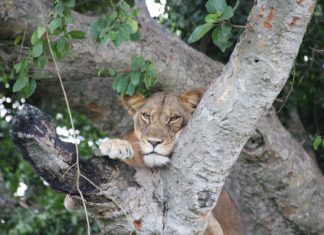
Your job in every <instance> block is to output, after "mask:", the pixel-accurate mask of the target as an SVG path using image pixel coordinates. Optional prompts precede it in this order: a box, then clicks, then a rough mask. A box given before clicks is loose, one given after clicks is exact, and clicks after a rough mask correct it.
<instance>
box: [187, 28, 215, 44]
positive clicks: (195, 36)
mask: <svg viewBox="0 0 324 235" xmlns="http://www.w3.org/2000/svg"><path fill="white" fill-rule="evenodd" d="M213 27H214V25H213V24H212V23H206V24H203V25H199V26H198V27H197V28H195V30H194V31H193V33H192V34H191V35H190V37H189V39H188V42H189V43H193V42H196V41H198V40H199V39H201V38H202V37H203V36H204V35H205V34H206V33H207V32H208V31H209V30H211V29H212V28H213Z"/></svg>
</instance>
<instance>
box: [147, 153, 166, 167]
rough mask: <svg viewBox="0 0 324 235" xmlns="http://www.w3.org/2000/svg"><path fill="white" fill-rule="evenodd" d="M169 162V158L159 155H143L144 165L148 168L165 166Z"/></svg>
mask: <svg viewBox="0 0 324 235" xmlns="http://www.w3.org/2000/svg"><path fill="white" fill-rule="evenodd" d="M169 162H170V158H169V156H166V155H161V154H158V153H156V152H152V153H149V154H145V155H144V163H145V165H147V166H148V167H161V166H165V165H167V164H168V163H169Z"/></svg>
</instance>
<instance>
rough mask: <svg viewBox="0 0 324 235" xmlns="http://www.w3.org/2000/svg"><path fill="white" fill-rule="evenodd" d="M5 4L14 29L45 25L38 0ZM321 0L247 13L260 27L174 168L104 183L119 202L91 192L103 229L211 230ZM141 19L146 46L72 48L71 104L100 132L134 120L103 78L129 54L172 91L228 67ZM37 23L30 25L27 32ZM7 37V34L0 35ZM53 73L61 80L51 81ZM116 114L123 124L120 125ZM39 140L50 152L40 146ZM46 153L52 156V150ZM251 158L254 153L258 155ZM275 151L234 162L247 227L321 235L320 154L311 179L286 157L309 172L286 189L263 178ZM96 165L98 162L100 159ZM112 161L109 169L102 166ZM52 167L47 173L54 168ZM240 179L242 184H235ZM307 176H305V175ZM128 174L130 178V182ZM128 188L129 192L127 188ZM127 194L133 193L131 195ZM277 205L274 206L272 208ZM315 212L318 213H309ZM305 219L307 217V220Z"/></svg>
mask: <svg viewBox="0 0 324 235" xmlns="http://www.w3.org/2000/svg"><path fill="white" fill-rule="evenodd" d="M44 2H45V3H46V1H44ZM6 4H9V5H7V6H5V8H1V10H0V21H1V22H2V21H5V22H7V23H8V25H10V27H7V29H10V28H12V27H13V25H14V26H15V27H16V28H17V29H21V30H22V31H23V29H24V25H25V24H24V23H22V22H26V21H27V19H29V18H28V15H33V16H36V17H35V18H33V19H32V20H28V25H31V26H35V25H36V24H37V23H38V22H37V21H39V18H38V17H39V16H40V11H39V7H38V5H37V2H36V1H35V2H34V1H32V2H28V3H26V1H23V0H14V1H6ZM314 4H315V1H297V2H294V1H284V2H282V1H258V2H257V3H256V4H255V6H254V7H253V9H252V11H251V13H250V17H249V21H250V24H251V26H252V28H251V29H249V30H247V31H246V32H245V33H244V34H243V35H242V36H241V41H240V43H239V44H238V45H237V48H236V49H235V51H234V53H233V55H232V57H231V60H230V62H229V64H228V65H227V66H226V69H225V71H224V72H223V74H222V75H221V77H220V78H219V79H218V81H217V83H218V84H216V82H214V84H213V85H212V87H211V88H210V90H209V91H208V92H207V94H206V96H205V97H204V98H203V101H202V103H201V104H200V106H199V109H198V110H197V112H196V115H195V116H194V119H193V122H191V123H190V124H189V126H188V128H187V130H186V132H185V133H184V134H183V139H182V140H181V141H180V143H179V144H178V148H177V149H176V151H175V154H174V155H173V162H172V165H171V166H170V168H169V169H163V170H160V171H155V170H153V171H148V170H137V171H136V173H134V174H135V175H134V176H129V178H134V179H135V180H134V181H136V186H134V187H128V186H129V185H128V184H127V183H125V184H123V185H121V186H120V187H116V186H117V185H118V184H117V182H116V181H112V182H110V181H108V182H110V183H107V181H106V184H105V185H101V184H100V182H99V181H96V182H97V183H98V184H99V185H100V187H102V188H103V189H104V190H105V192H106V193H105V194H104V195H107V193H108V195H109V197H108V199H109V198H110V199H111V198H114V201H115V202H118V203H117V204H118V206H116V204H114V203H111V201H109V200H108V199H107V202H104V201H99V202H98V201H96V199H97V198H100V196H101V197H102V195H103V193H98V192H96V191H93V192H92V193H93V194H91V195H92V196H91V197H87V201H88V206H89V207H90V210H91V211H92V214H93V215H94V216H95V217H97V218H99V219H100V220H101V222H102V223H103V224H104V225H103V226H102V227H103V228H104V230H105V231H106V233H108V234H112V231H114V232H115V233H116V234H123V233H129V231H132V230H137V231H138V230H140V231H141V233H142V234H150V233H154V232H156V231H163V232H164V233H165V234H194V233H201V232H202V231H203V229H204V228H205V225H206V224H205V220H204V218H205V217H206V215H207V214H208V213H209V211H210V209H211V208H212V207H213V206H214V205H215V202H216V200H217V197H218V194H219V192H220V188H221V186H222V184H223V182H224V179H225V176H226V175H227V174H228V170H229V168H230V167H231V166H232V165H233V164H234V162H235V160H236V158H237V157H238V154H239V152H240V151H241V149H242V147H243V145H244V144H245V142H246V141H247V139H248V137H249V135H250V134H251V133H252V132H251V131H252V130H253V129H254V127H255V125H256V123H257V121H258V119H259V118H260V117H261V116H262V115H263V114H264V112H265V111H266V110H267V109H268V108H269V107H270V105H271V103H272V102H273V100H274V98H275V97H276V95H277V94H278V92H279V91H280V90H281V88H282V86H283V84H284V82H285V79H286V77H287V75H288V72H289V70H290V67H291V65H292V62H293V59H294V57H295V56H296V54H297V51H298V48H299V44H300V42H301V38H302V36H303V33H304V31H305V29H306V25H307V23H308V21H309V19H310V16H311V12H312V10H313V8H314ZM43 8H44V9H47V10H48V9H49V6H48V5H46V4H45V5H43ZM47 10H46V11H47ZM44 14H45V15H46V13H44ZM75 17H76V19H77V21H76V22H77V25H79V27H78V28H80V27H81V28H87V27H88V26H89V23H90V21H91V20H92V18H90V17H85V16H81V15H78V14H75ZM140 22H141V27H142V28H141V34H142V38H143V39H142V40H141V41H140V42H139V43H130V44H128V45H124V46H123V47H122V48H121V49H119V50H116V49H115V48H113V47H112V46H111V45H110V44H107V45H105V46H99V45H96V44H94V43H93V42H92V41H91V40H90V39H88V40H85V41H80V42H78V43H76V44H75V45H74V48H75V50H74V53H73V55H72V56H71V58H69V59H68V60H66V61H64V62H62V63H61V64H60V68H61V71H62V74H64V79H65V85H66V88H67V89H68V93H69V97H70V102H71V103H72V104H73V105H74V107H76V108H79V109H81V110H84V111H85V112H86V113H87V114H88V115H89V116H90V117H91V118H92V120H93V121H94V122H95V123H97V124H99V126H100V127H101V128H103V129H109V130H112V131H111V133H115V134H117V133H119V132H120V130H123V129H124V128H125V127H126V126H128V125H129V119H128V118H125V117H126V115H125V113H123V112H120V111H118V110H120V108H118V106H116V104H115V102H116V99H117V97H116V95H115V93H114V92H112V90H111V81H109V80H108V79H101V78H97V77H96V75H95V74H96V73H97V70H98V68H99V67H100V66H102V65H107V66H112V67H114V68H117V70H119V71H124V70H127V68H128V67H129V64H130V59H129V57H130V55H132V54H143V55H144V56H145V57H148V58H150V59H153V60H154V61H155V62H156V63H157V67H158V70H159V71H158V75H159V81H160V83H162V84H164V86H165V85H167V86H165V87H166V88H168V87H169V88H170V87H172V89H174V90H181V89H182V87H185V88H188V87H193V86H197V84H200V85H201V86H206V85H207V84H209V83H210V82H211V81H212V80H216V77H217V76H218V75H219V74H220V70H221V69H222V66H221V65H219V64H217V63H215V62H214V61H212V60H210V59H208V58H207V57H205V56H203V55H202V54H200V53H198V52H196V51H194V50H192V49H190V48H189V47H188V46H186V45H185V44H184V43H183V42H181V41H180V40H178V39H176V38H174V37H171V36H170V35H169V34H168V33H166V32H164V31H163V30H161V28H160V27H158V26H157V25H156V23H154V22H153V21H152V20H150V19H149V18H147V17H146V16H145V15H142V16H141V17H140ZM3 25H5V24H2V23H1V24H0V29H1V30H0V31H2V32H4V31H3V30H2V29H3ZM32 28H33V27H30V28H28V31H29V30H30V29H32ZM22 31H21V32H22ZM6 32H7V33H6V34H5V35H7V36H6V37H8V35H10V33H8V32H16V31H10V30H7V31H6ZM0 37H2V38H3V36H2V34H1V35H0ZM1 50H2V51H1V54H0V55H1V57H2V60H4V61H5V62H8V61H9V59H10V58H11V57H10V53H7V52H8V51H7V50H5V49H4V47H2V48H1ZM5 52H6V53H5ZM121 52H122V53H121ZM89 65H90V66H89ZM91 65H92V66H91ZM85 68H86V69H85ZM50 77H52V78H53V79H52V78H51V79H46V78H50ZM55 77H56V75H55V71H54V70H53V67H52V66H50V67H49V68H48V70H47V71H46V73H45V74H43V75H42V76H41V78H42V83H44V84H45V86H44V90H45V91H46V92H47V93H46V94H47V95H50V94H53V96H57V93H58V92H59V88H58V86H57V85H56V83H57V82H56V78H55ZM85 88H86V89H85ZM116 120H120V121H119V122H118V124H117V125H116ZM266 120H267V121H268V122H267V124H268V126H267V129H266V130H267V131H264V132H263V129H262V128H263V127H262V126H260V128H259V130H260V132H261V133H262V134H263V133H266V134H263V135H264V139H266V138H268V139H274V140H275V141H274V143H276V144H272V145H267V147H268V148H269V149H270V150H271V151H270V150H269V151H268V153H269V152H271V153H275V152H276V151H279V150H276V149H275V147H273V145H276V146H279V144H278V143H284V141H282V140H281V139H275V138H274V136H275V134H276V133H274V132H271V131H270V130H273V129H274V128H277V127H278V124H277V122H276V120H275V119H270V120H269V119H268V118H267V119H266ZM202 127H203V128H202ZM282 132H284V130H282ZM215 133H217V135H216V134H215ZM27 137H28V136H22V138H27ZM35 138H36V137H35ZM32 139H33V138H32ZM36 139H37V138H36ZM24 141H25V139H24ZM276 141H277V142H276ZM32 142H35V141H34V140H33V141H32ZM287 142H289V143H291V142H293V140H292V138H291V137H290V136H287ZM44 144H45V143H44ZM295 144H296V143H295ZM39 145H40V146H41V148H42V144H39ZM283 146H287V145H283ZM292 146H294V145H292ZM70 150H71V149H70ZM199 150H200V151H199ZM53 151H54V150H53ZM55 151H56V150H55ZM71 151H72V150H71ZM201 151H203V152H201ZM289 152H290V153H291V154H290V155H289V156H294V155H298V152H299V150H298V151H296V150H294V149H293V148H290V147H289ZM32 153H33V152H32ZM72 153H73V151H72ZM180 153H181V154H180ZM42 154H43V156H46V155H51V154H50V152H48V154H47V153H46V152H42ZM278 154H279V152H278ZM31 155H33V156H34V155H35V156H39V155H37V154H31ZM54 155H55V154H54ZM54 155H51V156H54ZM251 156H254V153H253V154H252V155H251ZM262 156H263V155H262ZM267 156H268V158H269V159H270V160H269V161H265V162H264V161H261V163H260V162H259V161H260V160H259V159H258V161H256V162H253V161H247V160H244V159H246V158H248V157H247V155H246V154H245V158H243V160H242V161H241V162H240V164H237V165H236V167H235V168H234V170H233V172H232V174H231V175H232V178H231V179H232V180H231V181H230V183H229V184H228V185H229V187H230V189H231V191H232V192H233V193H234V194H235V193H236V194H235V195H239V196H238V197H243V199H244V200H237V202H239V205H240V207H241V209H242V210H243V212H245V213H244V217H245V218H246V219H245V220H246V222H247V224H248V226H247V229H248V232H250V233H251V234H296V232H298V231H307V232H309V231H310V226H312V229H314V233H316V232H317V234H318V233H321V232H323V228H322V227H321V226H322V225H321V224H322V223H321V221H323V218H322V217H321V216H322V215H320V210H319V209H317V210H315V208H316V206H315V208H313V207H312V206H311V205H314V203H312V202H314V200H319V199H318V198H319V196H317V195H320V194H321V192H322V190H321V189H322V187H321V186H319V185H321V184H315V183H313V184H312V185H311V186H309V185H306V184H304V182H309V181H310V182H315V181H314V180H313V181H312V179H314V178H315V176H316V177H318V176H319V173H318V171H316V166H315V165H314V164H313V163H312V162H311V160H312V159H310V158H308V159H309V162H308V163H306V165H305V167H306V168H307V166H309V169H310V171H311V173H309V174H308V175H306V174H305V173H304V170H303V169H304V168H303V167H304V166H303V165H298V167H296V168H293V167H294V166H296V164H295V160H294V158H292V157H290V158H289V157H288V158H286V164H287V165H288V166H292V167H291V168H293V169H292V170H294V171H293V173H292V174H293V175H294V176H295V175H296V176H298V175H300V174H301V173H304V174H305V175H303V176H304V178H303V177H300V178H299V177H298V179H296V178H294V177H291V178H290V179H291V180H295V182H298V183H297V184H298V185H299V183H301V185H302V186H301V187H300V188H298V190H297V189H296V188H294V187H293V186H291V185H293V184H292V183H291V184H289V182H288V183H287V185H289V186H291V187H281V186H282V184H283V182H281V180H282V177H281V175H280V176H278V175H279V174H278V173H277V172H276V171H275V172H276V174H274V175H272V176H273V178H274V179H273V182H271V181H269V177H268V178H266V177H264V176H262V173H263V172H264V171H265V172H269V173H268V174H269V175H271V172H273V170H274V169H277V168H272V167H271V166H272V162H277V161H276V159H277V155H276V154H273V155H271V154H269V155H267ZM285 156H286V155H285ZM38 159H41V158H38ZM260 159H264V158H260ZM61 161H62V160H59V162H61ZM246 162H247V163H248V164H247V163H246ZM278 162H279V163H280V161H278ZM31 163H32V164H34V166H35V167H36V168H37V167H46V165H39V166H37V165H36V164H35V162H33V161H31ZM68 163H69V162H68ZM68 163H66V162H65V163H64V164H63V169H64V170H63V171H64V172H65V170H66V169H67V168H68V167H69V165H68ZM279 163H278V164H279ZM53 164H55V161H54V162H53ZM69 164H70V163H69ZM96 164H98V168H100V164H102V163H99V162H98V163H96ZM106 164H108V165H109V163H105V164H104V165H106ZM284 165H285V164H283V166H281V165H280V167H282V168H283V170H284V171H283V173H282V174H287V175H288V176H289V175H290V171H289V172H288V171H286V168H285V167H284ZM102 166H103V165H102ZM310 166H313V168H314V169H313V168H311V167H310ZM257 167H259V168H257ZM278 167H279V166H278ZM250 168H253V169H254V168H257V169H255V171H257V172H258V175H257V176H255V175H253V174H251V175H250V174H249V171H250ZM246 169H248V170H246ZM51 170H52V169H51ZM46 171H49V169H48V168H46ZM46 171H45V170H44V172H46ZM260 172H261V173H260ZM280 172H281V171H280ZM312 172H313V173H312ZM316 172H317V173H316ZM49 173H50V172H49ZM61 173H62V172H61ZM307 173H308V171H307ZM116 174H117V173H116ZM120 176H122V174H120ZM277 176H278V177H277ZM253 177H255V178H253ZM235 178H239V179H240V180H237V181H235ZM251 178H252V179H251ZM264 178H265V179H264ZM288 178H289V177H288ZM303 179H305V181H302V180H303ZM318 179H320V178H318ZM124 180H125V181H126V182H128V180H130V179H124ZM261 180H265V183H264V184H262V182H259V181H261ZM54 182H56V180H55V181H54ZM114 182H116V183H115V184H114ZM246 182H249V184H247V183H246ZM251 182H253V183H251ZM318 182H320V181H318ZM318 182H316V183H318ZM72 185H73V184H72ZM308 187H311V190H309V192H312V191H314V192H315V191H316V190H317V191H316V193H315V194H311V193H310V194H308V193H307V192H305V191H307V190H308ZM128 188H129V190H130V191H127V190H128ZM249 189H251V190H249ZM295 189H296V190H297V191H298V192H299V191H302V192H303V193H304V194H303V195H304V196H303V198H308V202H309V204H308V206H307V207H306V206H304V205H305V203H303V204H302V205H300V204H298V200H297V201H296V204H297V205H296V204H293V202H294V201H293V200H295V197H293V196H294V192H295V191H294V190H295ZM254 190H259V191H257V192H259V199H254V197H252V195H254V194H255V191H254ZM262 190H263V191H262ZM271 190H272V191H271ZM274 190H275V192H274ZM280 190H282V191H280ZM62 191H63V190H62ZM65 192H66V191H65ZM123 192H127V193H129V194H132V195H131V198H129V196H130V195H127V193H123ZM238 192H242V194H240V193H238ZM85 193H87V192H86V191H85ZM119 195H120V196H119ZM274 195H275V196H274ZM86 196H87V195H86ZM73 198H74V201H73V200H70V199H71V198H70V199H68V201H69V203H70V204H71V203H72V204H73V203H74V202H77V200H78V199H77V198H76V197H75V196H73ZM274 198H275V200H274ZM284 199H285V200H284ZM254 200H257V203H254ZM262 200H264V201H262ZM305 200H306V199H305ZM240 202H241V203H240ZM306 204H307V203H306ZM291 205H293V206H291ZM269 206H271V208H268V207H269ZM121 208H122V209H121ZM285 208H288V209H285ZM291 208H293V210H291ZM296 208H297V209H296ZM116 211H119V214H118V216H117V215H116V213H114V212H116ZM287 211H288V213H286V212H287ZM125 213H126V214H127V216H125ZM307 213H309V215H313V216H314V217H316V218H312V217H313V216H308V217H307V216H306V214H307ZM316 213H317V214H316ZM246 214H247V215H246ZM245 215H246V216H245ZM277 215H278V216H277ZM316 215H317V216H316ZM304 217H305V221H307V222H303V221H302V220H303V219H304ZM256 218H257V219H256ZM300 218H302V219H300ZM108 222H109V223H108ZM120 224H121V225H122V226H120ZM274 227H275V228H274Z"/></svg>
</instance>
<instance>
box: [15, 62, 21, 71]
mask: <svg viewBox="0 0 324 235" xmlns="http://www.w3.org/2000/svg"><path fill="white" fill-rule="evenodd" d="M21 65H22V62H19V63H17V64H15V66H14V70H15V73H19V71H20V69H21Z"/></svg>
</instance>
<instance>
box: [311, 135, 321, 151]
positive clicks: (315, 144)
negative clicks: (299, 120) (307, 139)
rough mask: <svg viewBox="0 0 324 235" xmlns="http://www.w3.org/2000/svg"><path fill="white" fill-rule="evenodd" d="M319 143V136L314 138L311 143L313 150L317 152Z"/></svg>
mask: <svg viewBox="0 0 324 235" xmlns="http://www.w3.org/2000/svg"><path fill="white" fill-rule="evenodd" d="M321 143H322V138H321V137H320V136H316V138H315V139H314V141H313V149H314V150H317V149H318V147H319V146H320V144H321Z"/></svg>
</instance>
